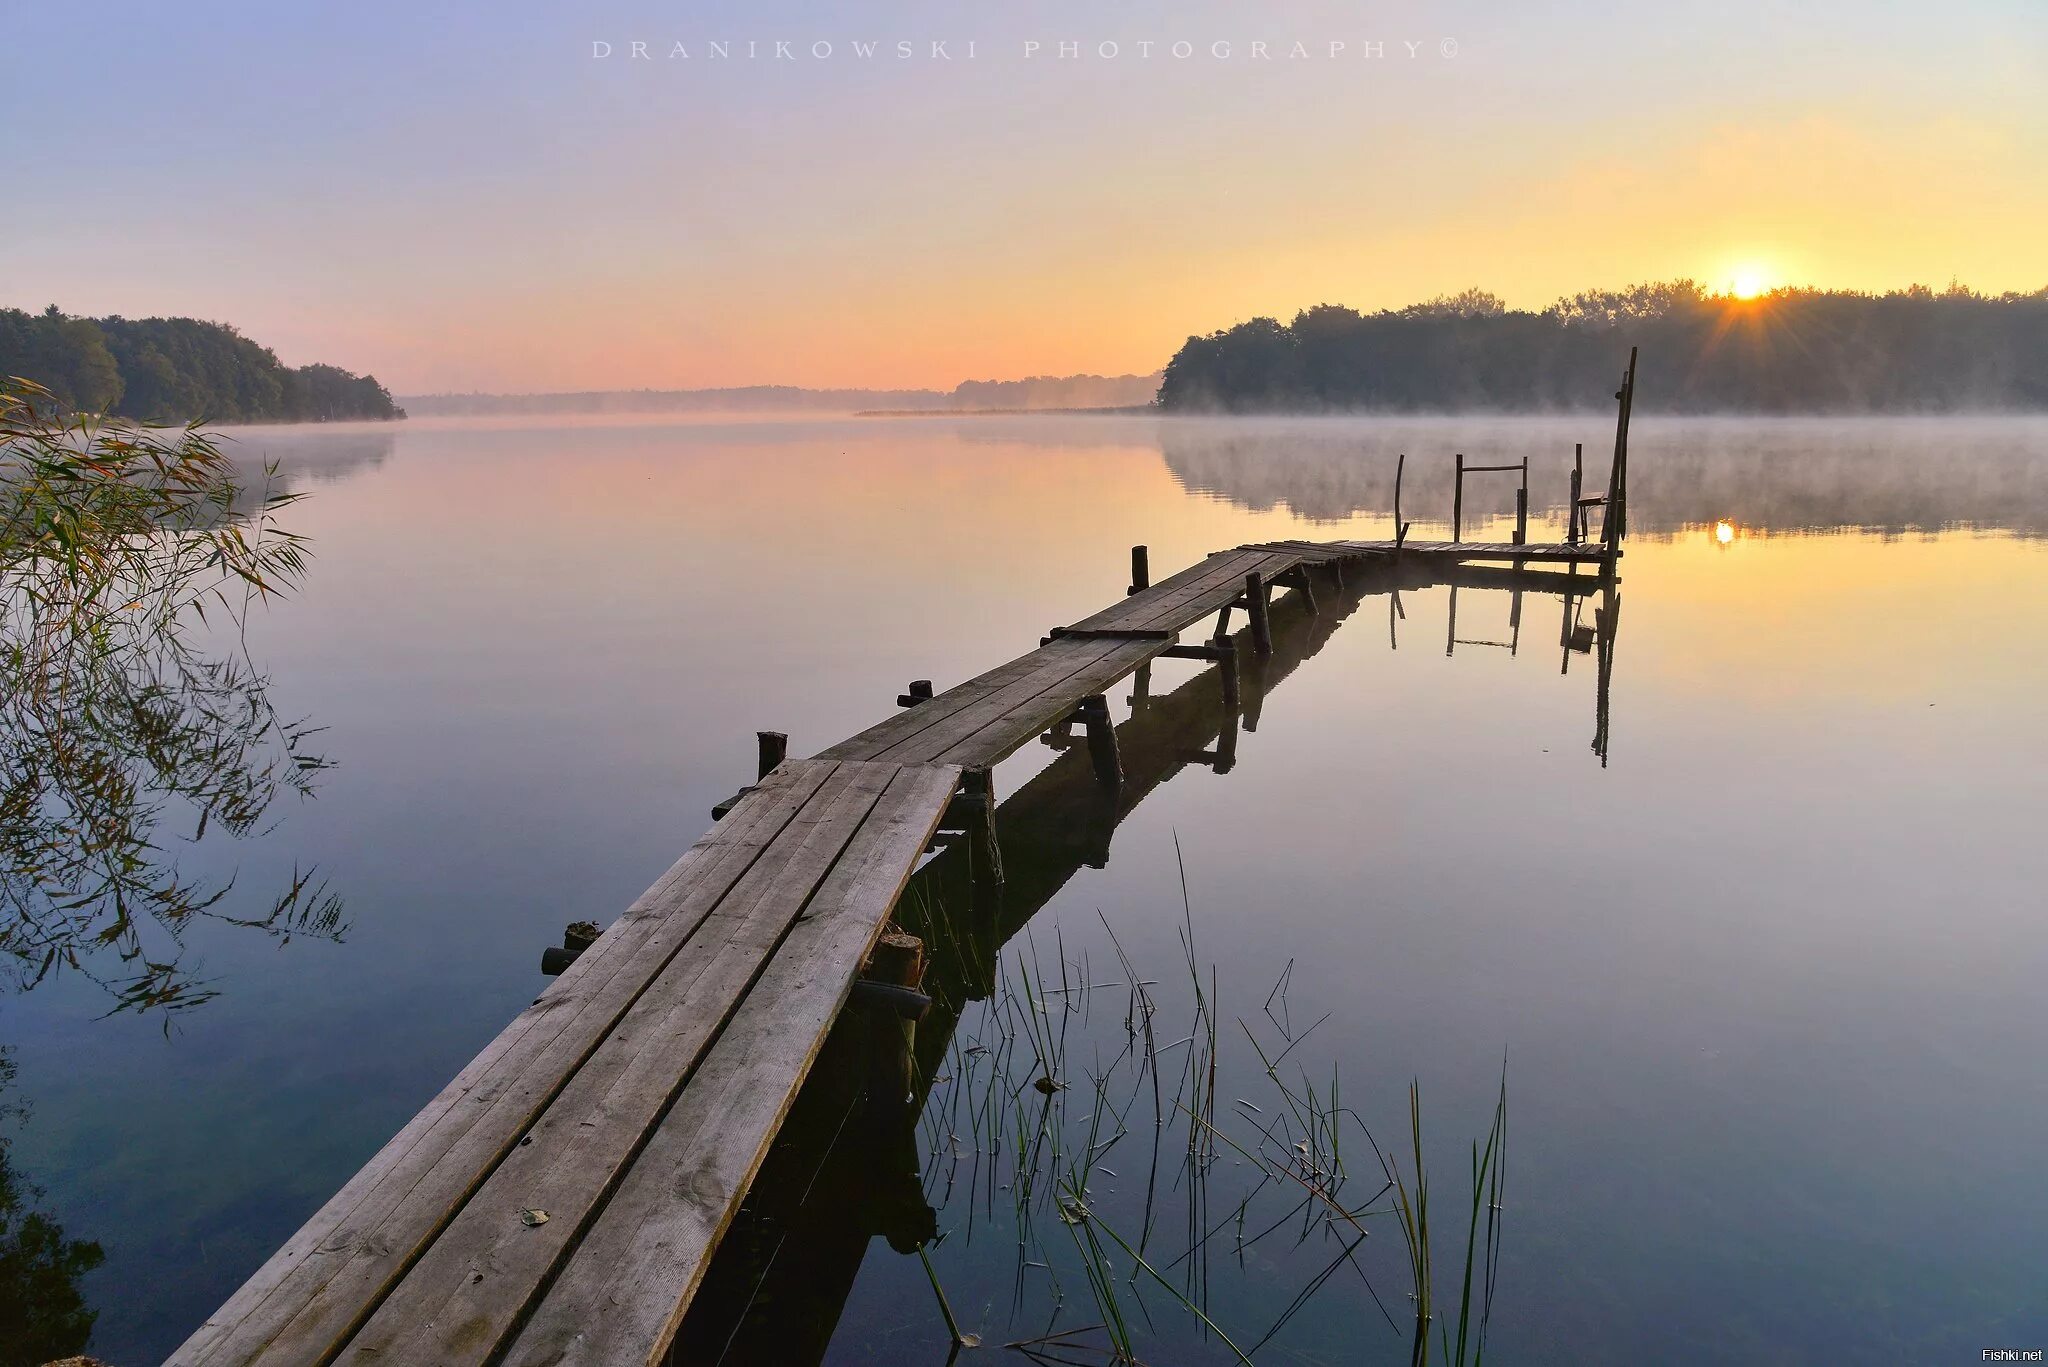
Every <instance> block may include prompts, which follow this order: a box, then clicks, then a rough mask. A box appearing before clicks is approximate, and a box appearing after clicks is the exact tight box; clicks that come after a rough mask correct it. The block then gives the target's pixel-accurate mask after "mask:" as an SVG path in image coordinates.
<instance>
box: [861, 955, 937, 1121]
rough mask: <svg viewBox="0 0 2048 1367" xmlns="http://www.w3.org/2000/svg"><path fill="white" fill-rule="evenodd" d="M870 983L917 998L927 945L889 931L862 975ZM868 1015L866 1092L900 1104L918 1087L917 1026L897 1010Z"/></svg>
mask: <svg viewBox="0 0 2048 1367" xmlns="http://www.w3.org/2000/svg"><path fill="white" fill-rule="evenodd" d="M860 976H861V977H862V978H863V979H865V980H866V981H868V982H872V983H877V984H881V985H883V986H885V987H892V988H896V989H899V990H907V991H909V992H916V991H917V989H919V988H920V987H922V986H923V985H924V941H922V940H920V939H918V938H917V937H916V936H915V935H911V934H909V933H907V932H905V931H904V930H902V929H901V928H900V927H897V926H894V925H892V926H890V927H889V928H888V929H886V930H884V931H883V932H882V934H881V936H880V937H879V938H878V939H877V940H876V941H875V947H874V949H873V950H871V951H870V952H869V954H868V961H867V965H866V967H865V968H864V969H863V970H862V972H861V975H860ZM880 1005H882V1007H883V1009H878V1010H874V1011H871V1012H870V1013H869V1022H868V1029H869V1032H870V1035H869V1038H870V1041H871V1043H870V1046H869V1047H870V1052H869V1056H868V1088H869V1090H870V1092H871V1093H873V1094H874V1095H875V1096H876V1097H877V1098H878V1099H879V1100H882V1101H884V1102H885V1103H900V1102H902V1101H903V1100H905V1099H907V1098H908V1097H909V1096H910V1095H911V1093H912V1092H913V1091H914V1089H915V1088H916V1085H917V1075H916V1074H917V1067H916V1055H917V1021H916V1020H915V1019H914V1018H911V1017H908V1016H906V1015H904V1014H903V1013H901V1012H900V1011H899V1010H896V1009H890V1007H891V1006H892V1005H893V1004H889V1003H881V1004H880Z"/></svg>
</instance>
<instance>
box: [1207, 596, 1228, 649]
mask: <svg viewBox="0 0 2048 1367" xmlns="http://www.w3.org/2000/svg"><path fill="white" fill-rule="evenodd" d="M1209 639H1210V640H1212V641H1219V642H1220V641H1227V640H1229V639H1230V604H1228V603H1225V604H1224V605H1223V607H1222V609H1221V610H1220V611H1219V612H1217V614H1216V631H1215V634H1214V635H1212V636H1210V637H1209Z"/></svg>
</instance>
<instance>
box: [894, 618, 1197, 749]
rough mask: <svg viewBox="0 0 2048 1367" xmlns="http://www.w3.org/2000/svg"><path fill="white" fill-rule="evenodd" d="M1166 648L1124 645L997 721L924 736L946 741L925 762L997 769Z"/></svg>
mask: <svg viewBox="0 0 2048 1367" xmlns="http://www.w3.org/2000/svg"><path fill="white" fill-rule="evenodd" d="M1163 649H1164V643H1162V642H1158V641H1125V642H1123V643H1121V644H1119V645H1117V646H1116V648H1115V649H1113V650H1110V651H1108V652H1106V653H1104V654H1103V655H1101V656H1100V657H1098V658H1096V659H1094V660H1091V661H1089V662H1088V663H1086V664H1084V665H1083V666H1081V667H1080V668H1079V669H1076V670H1074V671H1073V672H1072V673H1070V674H1068V675H1067V676H1066V677H1065V678H1064V679H1061V680H1060V681H1059V683H1058V685H1057V686H1056V687H1051V688H1047V689H1044V690H1042V691H1040V692H1038V693H1036V694H1033V695H1032V696H1030V697H1023V698H1018V699H1016V700H1015V701H1014V702H1013V703H1012V704H1011V705H1010V706H1009V708H1008V709H1007V710H1005V711H1003V712H1000V713H997V714H995V715H992V716H986V717H979V718H977V717H975V716H972V715H963V717H962V719H961V723H960V724H959V725H956V726H952V727H947V728H944V729H942V730H940V731H936V732H933V733H932V734H930V735H928V736H926V737H923V738H922V739H923V740H924V742H925V744H927V745H930V744H932V743H934V742H944V745H943V748H939V749H937V750H936V751H935V752H933V751H928V752H927V753H926V755H925V758H927V759H929V760H934V761H937V762H939V763H943V764H958V765H962V766H965V767H969V768H978V767H981V766H983V765H989V764H994V763H996V762H998V761H999V760H1001V759H1002V758H1003V757H1004V756H1006V755H1008V754H1009V753H1010V752H1011V751H1013V750H1015V749H1016V748H1017V747H1018V746H1020V745H1024V744H1027V743H1028V742H1029V741H1030V740H1031V739H1032V738H1033V737H1035V736H1037V735H1038V734H1039V733H1040V732H1042V731H1044V730H1046V729H1047V728H1048V727H1050V726H1052V725H1054V724H1055V723H1057V722H1059V721H1062V720H1064V719H1065V718H1067V717H1068V716H1070V715H1072V713H1073V711H1074V709H1075V708H1076V707H1077V706H1079V705H1080V702H1081V699H1083V698H1085V697H1087V696H1089V695H1090V694H1094V693H1101V692H1104V691H1105V690H1107V689H1108V688H1109V686H1110V685H1111V684H1114V683H1115V682H1116V681H1117V680H1118V679H1121V678H1122V677H1123V676H1124V675H1126V674H1128V673H1130V672H1131V671H1132V670H1134V669H1136V668H1137V667H1138V666H1139V665H1141V664H1143V663H1144V662H1145V661H1147V660H1149V659H1151V658H1153V657H1154V656H1156V655H1158V654H1159V653H1160V652H1161V651H1162V650H1163Z"/></svg>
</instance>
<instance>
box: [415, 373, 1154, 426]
mask: <svg viewBox="0 0 2048 1367" xmlns="http://www.w3.org/2000/svg"><path fill="white" fill-rule="evenodd" d="M1158 388H1159V376H1158V375H1157V374H1156V373H1155V374H1152V375H1110V376H1103V375H1033V376H1032V377H1030V378H1029V379H1024V380H966V381H963V382H961V383H960V384H958V385H956V386H954V387H953V388H952V389H950V390H944V389H799V388H796V387H795V386H792V385H780V384H759V385H745V386H742V387H739V388H732V389H601V390H588V391H584V392H581V393H562V394H415V395H411V396H408V397H407V398H406V400H405V406H406V408H407V409H408V410H409V411H411V412H413V413H417V414H418V415H420V416H421V417H423V418H426V417H442V416H450V415H488V414H501V415H511V414H542V413H855V412H870V411H885V412H900V413H913V412H915V413H947V412H953V411H956V410H961V409H989V408H1000V409H1010V410H1018V411H1021V410H1024V409H1033V410H1036V409H1056V408H1119V407H1129V406H1134V405H1139V404H1149V403H1151V402H1152V396H1153V394H1154V393H1155V392H1156V391H1157V390H1158Z"/></svg>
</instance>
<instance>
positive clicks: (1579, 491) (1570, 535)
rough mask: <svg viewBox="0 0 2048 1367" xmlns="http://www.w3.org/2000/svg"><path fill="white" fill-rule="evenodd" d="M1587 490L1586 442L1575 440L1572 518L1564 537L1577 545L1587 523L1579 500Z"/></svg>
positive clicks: (1573, 445) (1573, 449) (1573, 450)
mask: <svg viewBox="0 0 2048 1367" xmlns="http://www.w3.org/2000/svg"><path fill="white" fill-rule="evenodd" d="M1585 491H1586V443H1584V442H1582V441H1575V442H1573V443H1572V507H1571V518H1570V520H1569V521H1567V522H1566V523H1565V533H1564V539H1565V540H1566V541H1569V542H1571V543H1572V544H1573V545H1574V546H1576V545H1578V544H1579V540H1580V528H1581V527H1583V526H1584V525H1585V523H1584V522H1583V520H1582V515H1581V510H1580V508H1579V500H1580V499H1581V498H1583V497H1584V496H1585Z"/></svg>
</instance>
